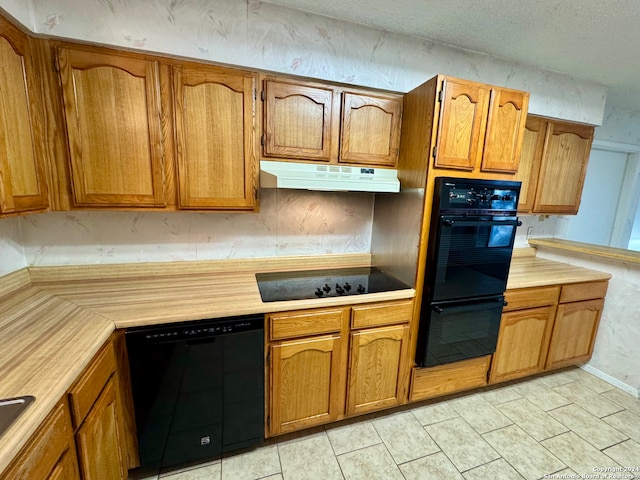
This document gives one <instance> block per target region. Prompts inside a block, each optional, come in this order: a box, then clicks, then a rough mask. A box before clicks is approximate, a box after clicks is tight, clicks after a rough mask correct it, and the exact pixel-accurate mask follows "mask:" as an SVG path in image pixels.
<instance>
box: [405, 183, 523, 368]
mask: <svg viewBox="0 0 640 480" xmlns="http://www.w3.org/2000/svg"><path fill="white" fill-rule="evenodd" d="M519 196H520V182H511V181H499V180H476V179H464V178H451V177H438V178H436V180H435V190H434V198H433V208H432V215H431V227H430V232H429V245H428V254H427V265H426V271H425V284H424V290H423V297H422V309H421V313H420V327H419V331H418V346H417V351H416V363H417V364H418V365H420V366H423V367H431V366H435V365H442V364H445V363H450V362H455V361H459V360H464V359H468V358H475V357H480V356H484V355H489V354H491V353H493V352H495V349H496V343H497V340H498V330H499V328H500V317H501V315H502V307H503V304H504V296H503V294H504V291H505V289H506V286H507V276H508V275H509V266H510V264H511V254H512V252H513V242H514V239H515V235H516V228H517V226H518V225H521V222H519V221H518V218H517V216H516V215H517V208H518V198H519Z"/></svg>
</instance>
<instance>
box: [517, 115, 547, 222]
mask: <svg viewBox="0 0 640 480" xmlns="http://www.w3.org/2000/svg"><path fill="white" fill-rule="evenodd" d="M546 131H547V122H546V121H545V120H544V119H542V118H538V117H534V116H531V115H529V116H528V117H527V123H526V125H525V128H524V139H523V142H522V149H521V151H520V162H519V164H518V173H517V174H516V177H515V180H517V181H520V182H522V186H521V188H520V200H519V201H518V212H520V213H531V211H532V210H533V202H534V199H535V197H536V185H537V183H538V175H539V173H540V162H541V160H542V151H543V149H544V138H545V134H546Z"/></svg>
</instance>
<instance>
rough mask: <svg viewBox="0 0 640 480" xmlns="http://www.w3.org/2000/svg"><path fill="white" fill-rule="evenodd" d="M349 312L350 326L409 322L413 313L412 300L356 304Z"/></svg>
mask: <svg viewBox="0 0 640 480" xmlns="http://www.w3.org/2000/svg"><path fill="white" fill-rule="evenodd" d="M351 312H352V313H351V328H367V327H377V326H382V325H393V324H396V323H409V322H410V321H411V316H412V315H413V301H411V300H406V301H401V302H385V303H376V304H373V305H358V306H355V307H353V308H352V310H351Z"/></svg>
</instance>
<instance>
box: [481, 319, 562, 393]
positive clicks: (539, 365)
mask: <svg viewBox="0 0 640 480" xmlns="http://www.w3.org/2000/svg"><path fill="white" fill-rule="evenodd" d="M554 314H555V306H547V307H540V308H532V309H527V310H520V311H515V312H507V313H504V314H503V315H502V319H501V321H500V333H499V335H498V345H497V347H496V352H495V354H494V356H493V361H492V364H491V374H490V376H489V382H490V383H494V382H502V381H505V380H511V379H513V378H520V377H525V376H527V375H533V374H534V373H538V372H541V371H542V370H543V369H544V367H545V362H546V359H547V348H548V346H549V337H550V335H551V328H552V327H553V317H554Z"/></svg>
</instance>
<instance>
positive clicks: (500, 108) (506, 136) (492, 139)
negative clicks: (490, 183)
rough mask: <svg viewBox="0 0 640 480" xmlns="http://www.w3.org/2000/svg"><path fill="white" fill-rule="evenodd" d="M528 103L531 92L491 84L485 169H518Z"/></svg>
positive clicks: (508, 171)
mask: <svg viewBox="0 0 640 480" xmlns="http://www.w3.org/2000/svg"><path fill="white" fill-rule="evenodd" d="M528 107H529V94H528V93H526V92H521V91H518V90H507V89H504V88H491V94H490V99H489V113H488V116H487V130H486V133H485V139H484V149H483V153H482V166H481V169H482V170H483V171H488V172H506V173H516V171H517V170H518V161H519V159H520V149H521V148H522V140H523V137H524V129H523V128H522V127H523V124H524V123H525V122H526V118H527V109H528Z"/></svg>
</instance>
